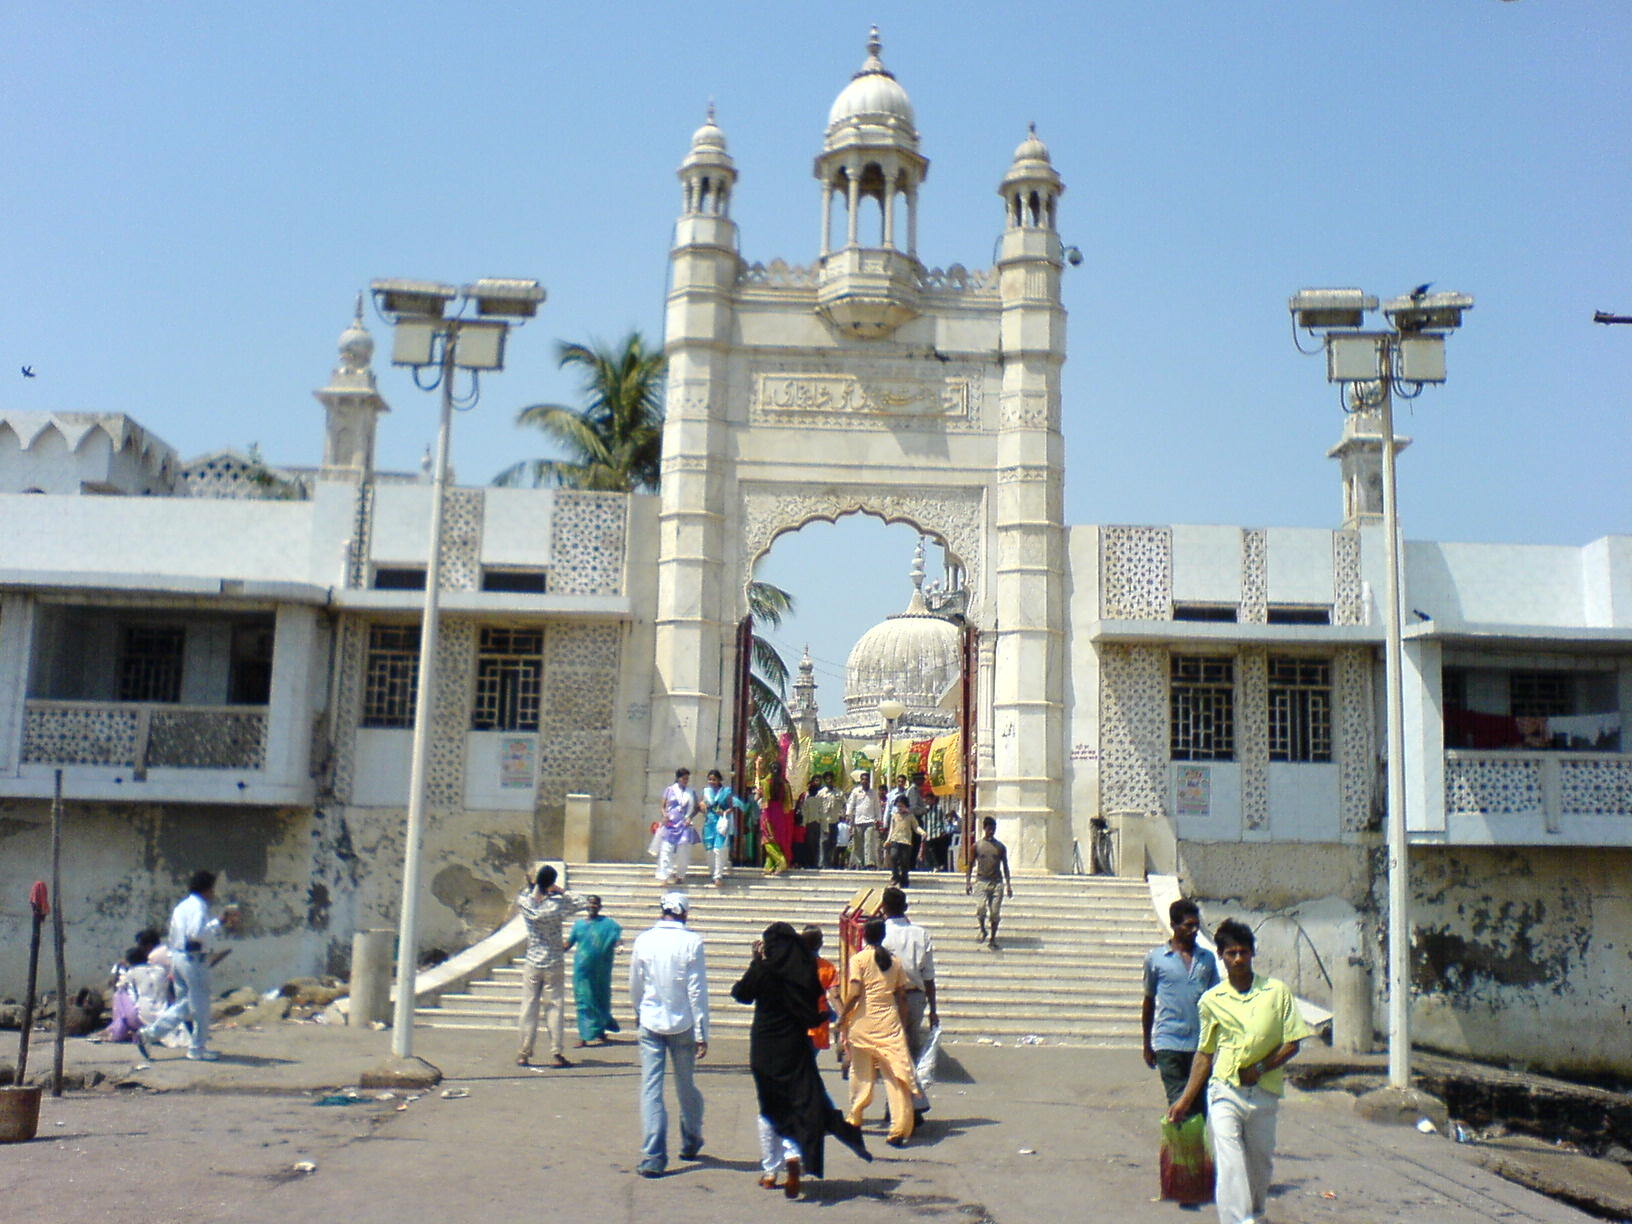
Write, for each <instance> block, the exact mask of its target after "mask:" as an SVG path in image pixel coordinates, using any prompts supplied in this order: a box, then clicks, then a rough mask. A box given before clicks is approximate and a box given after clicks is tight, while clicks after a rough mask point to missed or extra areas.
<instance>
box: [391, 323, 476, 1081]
mask: <svg viewBox="0 0 1632 1224" xmlns="http://www.w3.org/2000/svg"><path fill="white" fill-rule="evenodd" d="M458 347H459V330H458V327H457V325H455V326H453V327H451V328H450V329H449V331H448V333H447V339H446V341H445V342H444V343H443V345H442V374H441V381H442V386H441V392H442V396H441V400H442V408H441V416H440V418H439V419H438V421H437V428H436V466H435V468H434V469H433V470H434V473H435V474H434V475H433V476H432V479H431V525H430V528H429V531H430V535H429V538H428V540H427V548H428V550H429V551H428V552H427V554H426V562H425V606H424V611H423V614H422V618H421V622H420V630H419V677H418V682H417V684H416V686H415V690H414V739H413V753H412V755H411V757H410V758H409V764H408V827H407V830H406V832H405V833H404V837H405V838H406V844H405V845H404V847H403V852H402V908H401V918H400V921H399V922H398V926H397V998H396V1005H395V1009H394V1010H393V1012H392V1016H391V1053H392V1054H394V1055H396V1057H398V1058H412V1057H413V1053H414V978H415V976H416V973H417V970H418V966H419V949H418V946H417V945H418V942H419V873H420V862H419V860H420V850H421V843H423V841H424V840H425V797H426V796H425V768H426V761H427V759H428V758H429V756H430V746H431V700H432V697H433V695H434V693H435V691H436V638H437V632H438V630H439V629H440V627H441V626H440V620H441V589H442V512H443V506H444V503H445V502H446V500H447V491H448V444H449V442H450V440H451V438H452V435H453V372H454V368H455V366H454V362H455V359H456V357H457V355H458V352H457V351H458Z"/></svg>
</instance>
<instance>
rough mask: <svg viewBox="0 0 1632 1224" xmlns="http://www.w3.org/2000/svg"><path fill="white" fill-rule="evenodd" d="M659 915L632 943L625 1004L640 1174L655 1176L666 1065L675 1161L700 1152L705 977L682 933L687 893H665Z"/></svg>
mask: <svg viewBox="0 0 1632 1224" xmlns="http://www.w3.org/2000/svg"><path fill="white" fill-rule="evenodd" d="M658 905H659V908H660V909H661V910H662V918H661V919H660V920H659V921H658V923H657V925H656V926H654V927H652V928H651V930H649V931H644V932H642V933H641V934H640V935H639V936H638V937H637V938H636V939H635V946H634V948H633V950H632V951H631V952H630V955H629V1002H630V1006H631V1007H632V1009H633V1010H634V1013H635V1016H636V1017H637V1019H638V1021H639V1024H640V1123H641V1131H642V1134H643V1139H642V1141H641V1147H640V1163H639V1164H637V1165H636V1166H635V1172H636V1173H639V1174H640V1175H641V1176H642V1177H661V1176H662V1175H663V1171H664V1170H665V1169H666V1168H667V1167H668V1164H669V1114H668V1110H667V1109H666V1108H665V1107H664V1104H663V1077H664V1070H665V1063H666V1062H667V1061H668V1060H670V1059H672V1060H673V1062H674V1092H675V1096H676V1097H678V1098H679V1101H680V1159H682V1160H696V1159H697V1154H698V1153H699V1152H701V1151H702V1149H703V1094H702V1093H700V1092H698V1091H697V1083H696V1079H695V1072H696V1060H697V1059H699V1058H706V1057H707V1056H708V978H707V972H706V969H705V966H704V962H703V937H702V936H701V935H699V934H697V932H695V931H692V930H688V929H687V928H686V911H687V910H688V909H690V902H688V901H687V899H686V895H685V894H684V893H679V892H667V893H664V894H663V897H662V900H661V901H659V902H658Z"/></svg>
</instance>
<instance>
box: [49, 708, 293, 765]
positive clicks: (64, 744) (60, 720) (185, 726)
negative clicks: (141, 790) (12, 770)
mask: <svg viewBox="0 0 1632 1224" xmlns="http://www.w3.org/2000/svg"><path fill="white" fill-rule="evenodd" d="M23 762H24V763H25V764H41V765H112V766H121V767H124V768H126V769H131V770H134V771H135V774H136V776H137V777H142V776H144V775H145V774H146V772H147V770H148V769H150V768H166V769H264V768H265V767H266V707H265V706H178V705H165V704H148V703H141V704H137V703H130V702H107V701H30V702H29V703H28V707H27V721H26V725H25V728H24V731H23Z"/></svg>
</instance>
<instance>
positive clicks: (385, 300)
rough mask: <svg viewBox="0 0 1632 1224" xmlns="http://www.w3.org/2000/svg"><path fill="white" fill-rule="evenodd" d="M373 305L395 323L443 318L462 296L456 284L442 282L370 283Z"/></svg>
mask: <svg viewBox="0 0 1632 1224" xmlns="http://www.w3.org/2000/svg"><path fill="white" fill-rule="evenodd" d="M368 287H369V289H370V290H371V291H372V292H373V294H374V304H375V305H376V306H377V307H378V308H379V311H380V313H381V314H383V315H385V316H386V317H388V318H389V319H390V320H391V321H392V322H393V323H400V322H401V321H402V320H404V319H440V318H441V317H442V315H443V314H444V313H445V312H446V310H447V308H448V303H449V302H452V301H453V300H454V299H455V298H457V297H458V296H459V290H458V288H457V287H456V286H454V285H445V284H443V283H442V282H441V281H422V280H404V279H402V278H400V277H397V278H390V279H386V280H376V281H370V282H369V285H368Z"/></svg>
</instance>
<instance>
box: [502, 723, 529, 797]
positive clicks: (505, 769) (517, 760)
mask: <svg viewBox="0 0 1632 1224" xmlns="http://www.w3.org/2000/svg"><path fill="white" fill-rule="evenodd" d="M536 747H537V745H536V741H534V740H532V739H529V738H527V737H525V736H519V735H518V736H512V737H506V738H505V739H502V740H500V741H499V785H500V786H501V787H503V788H505V789H517V790H519V789H525V788H531V787H532V785H533V754H534V752H535V751H536Z"/></svg>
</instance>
